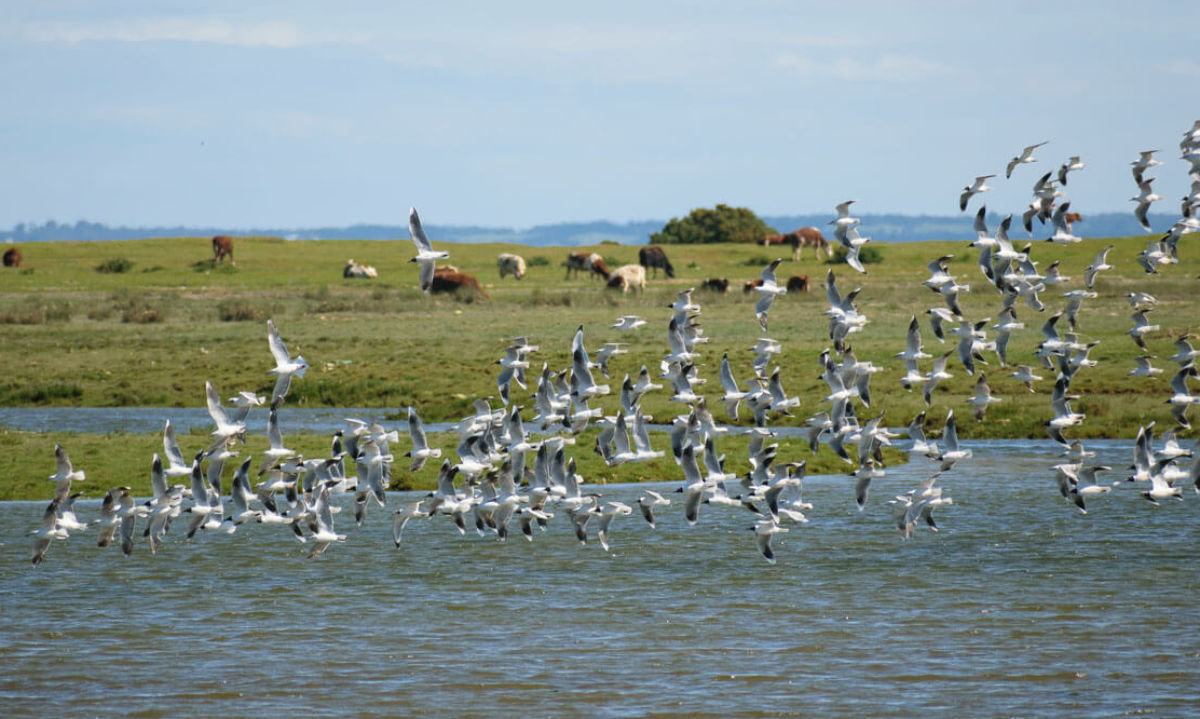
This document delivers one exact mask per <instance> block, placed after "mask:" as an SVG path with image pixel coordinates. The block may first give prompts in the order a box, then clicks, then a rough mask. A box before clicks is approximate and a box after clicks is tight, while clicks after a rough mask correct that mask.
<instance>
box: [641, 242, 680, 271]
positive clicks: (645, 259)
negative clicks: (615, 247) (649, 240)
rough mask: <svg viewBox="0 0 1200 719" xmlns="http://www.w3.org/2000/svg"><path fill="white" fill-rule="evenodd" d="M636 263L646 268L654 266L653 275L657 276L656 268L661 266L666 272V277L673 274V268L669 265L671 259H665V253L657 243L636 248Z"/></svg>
mask: <svg viewBox="0 0 1200 719" xmlns="http://www.w3.org/2000/svg"><path fill="white" fill-rule="evenodd" d="M638 264H639V265H641V266H642V267H645V268H646V269H650V268H654V276H655V277H658V268H659V267H661V268H662V269H663V272H665V273H667V277H668V278H670V277H674V276H675V268H674V267H672V266H671V261H670V260H668V259H667V253H666V252H664V251H663V248H661V247H659V246H658V245H649V246H647V247H643V248H642V249H640V250H638Z"/></svg>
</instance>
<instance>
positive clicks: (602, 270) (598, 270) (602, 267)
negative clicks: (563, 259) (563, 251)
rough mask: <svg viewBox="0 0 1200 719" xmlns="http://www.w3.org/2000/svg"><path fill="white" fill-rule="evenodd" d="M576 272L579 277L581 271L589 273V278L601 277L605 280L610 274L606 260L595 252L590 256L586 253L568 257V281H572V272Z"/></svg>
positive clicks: (573, 254) (577, 253)
mask: <svg viewBox="0 0 1200 719" xmlns="http://www.w3.org/2000/svg"><path fill="white" fill-rule="evenodd" d="M572 270H574V271H575V274H576V275H578V274H579V273H580V271H583V272H587V273H588V277H594V276H596V275H599V276H601V277H603V278H604V279H605V280H607V279H608V276H609V274H610V272H609V270H608V265H606V264H604V258H603V257H601V256H600V255H598V254H596V253H595V252H593V253H591V254H588V253H586V252H572V253H571V254H569V255H567V279H571V271H572Z"/></svg>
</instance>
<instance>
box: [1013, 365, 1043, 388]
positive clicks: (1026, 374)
mask: <svg viewBox="0 0 1200 719" xmlns="http://www.w3.org/2000/svg"><path fill="white" fill-rule="evenodd" d="M1009 377H1012V378H1013V379H1015V380H1017V381H1018V382H1023V383H1024V384H1025V387H1026V388H1027V389H1028V390H1029V391H1030V392H1034V391H1035V390H1034V389H1033V383H1034V382H1036V381H1038V380H1040V379H1041V377H1039V376H1038V375H1036V374H1034V373H1033V368H1032V367H1030V366H1029V365H1027V364H1019V365H1017V371H1016V372H1013V373H1012V374H1010V375H1009Z"/></svg>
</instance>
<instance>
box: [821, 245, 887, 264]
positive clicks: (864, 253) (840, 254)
mask: <svg viewBox="0 0 1200 719" xmlns="http://www.w3.org/2000/svg"><path fill="white" fill-rule="evenodd" d="M847 252H848V251H847V250H846V248H845V247H844V246H842V245H838V246H836V247H834V248H833V256H832V257H830V258H829V259H827V260H825V264H827V265H844V264H846V254H847ZM858 261H859V262H861V263H863V264H864V265H873V264H876V263H878V262H883V251H882V250H880V249H879V248H878V247H875V246H874V245H864V246H862V247H861V248H859V250H858Z"/></svg>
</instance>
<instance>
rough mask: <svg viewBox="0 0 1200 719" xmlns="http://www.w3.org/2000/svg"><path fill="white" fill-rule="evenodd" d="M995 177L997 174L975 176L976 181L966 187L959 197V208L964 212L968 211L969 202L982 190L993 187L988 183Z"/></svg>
mask: <svg viewBox="0 0 1200 719" xmlns="http://www.w3.org/2000/svg"><path fill="white" fill-rule="evenodd" d="M993 177H995V175H980V176H978V177H976V178H975V182H973V183H972V184H970V185H967V186H966V187H964V188H963V192H962V194H961V195H959V197H958V209H959V210H960V211H962V212H966V211H967V203H968V202H969V201H970V200H971V198H972V197H974V196H975V195H977V194H979V193H980V192H987V191H988V190H990V189H992V188H991V187H988V186H987V184H986V183H987V181H988V180H990V179H991V178H993Z"/></svg>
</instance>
